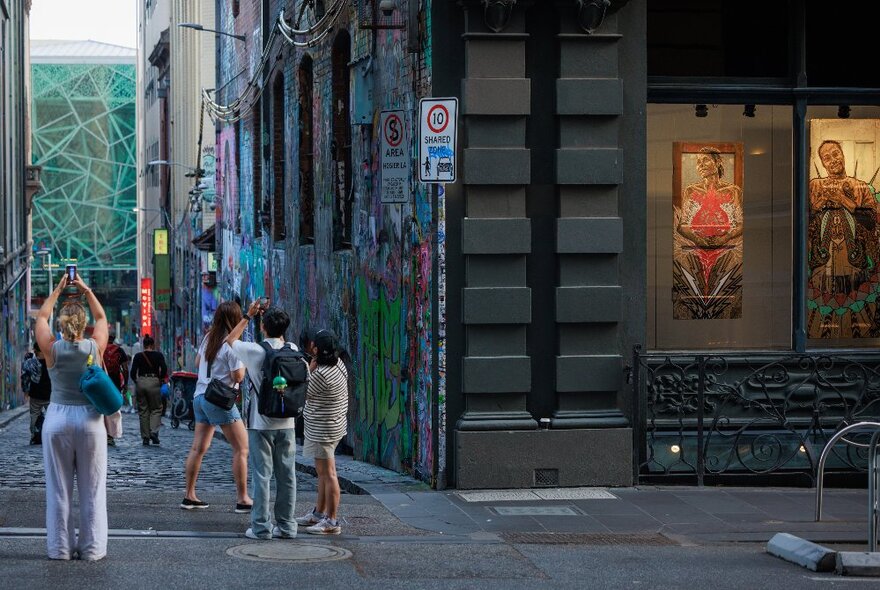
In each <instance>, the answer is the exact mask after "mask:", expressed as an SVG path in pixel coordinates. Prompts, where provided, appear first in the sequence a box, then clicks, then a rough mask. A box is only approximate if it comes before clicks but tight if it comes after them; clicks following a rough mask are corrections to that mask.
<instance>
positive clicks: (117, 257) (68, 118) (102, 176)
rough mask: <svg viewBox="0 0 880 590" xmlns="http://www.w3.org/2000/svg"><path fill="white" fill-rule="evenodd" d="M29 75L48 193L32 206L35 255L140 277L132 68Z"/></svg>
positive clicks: (77, 67) (46, 66) (65, 68)
mask: <svg viewBox="0 0 880 590" xmlns="http://www.w3.org/2000/svg"><path fill="white" fill-rule="evenodd" d="M31 71H32V85H33V91H32V92H33V93H32V96H33V99H32V100H33V108H32V113H33V119H32V137H33V155H34V163H35V164H39V165H41V166H42V167H43V187H44V189H43V191H42V193H40V195H39V196H38V197H37V198H36V199H35V200H34V217H33V232H34V247H35V248H38V249H39V248H49V249H50V250H51V252H52V257H53V262H55V263H58V264H62V265H63V264H64V262H65V261H66V260H70V259H76V263H77V265H78V267H79V268H80V269H81V270H83V271H85V272H87V273H90V274H91V273H93V272H95V271H105V272H106V271H129V272H131V271H135V270H136V243H137V239H136V238H137V215H135V213H134V211H133V209H134V207H135V206H136V203H137V188H136V183H137V178H136V175H137V154H136V149H137V148H136V139H135V129H136V117H135V76H136V74H135V66H134V64H107V63H93V64H69V63H57V64H56V63H35V64H33V65H32V68H31ZM35 264H36V265H39V264H41V259H40V258H36V259H35ZM39 274H42V273H37V275H36V276H39ZM113 274H115V273H113ZM35 278H36V277H35ZM113 282H115V281H113ZM126 282H127V281H126ZM117 284H118V283H117ZM132 286H133V285H132Z"/></svg>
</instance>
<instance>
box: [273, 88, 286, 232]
mask: <svg viewBox="0 0 880 590" xmlns="http://www.w3.org/2000/svg"><path fill="white" fill-rule="evenodd" d="M285 137H286V134H285V133H284V75H283V74H278V75H277V76H276V77H275V81H274V82H273V84H272V240H273V241H276V242H280V241H281V240H283V239H284V238H285V237H286V235H287V231H286V224H285V220H284V186H285V161H284V159H285V154H286V153H287V150H286V149H285V145H284V144H285Z"/></svg>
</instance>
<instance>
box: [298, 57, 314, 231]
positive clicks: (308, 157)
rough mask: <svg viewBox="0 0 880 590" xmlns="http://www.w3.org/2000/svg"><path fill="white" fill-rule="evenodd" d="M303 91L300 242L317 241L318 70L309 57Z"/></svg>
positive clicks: (303, 67) (301, 69)
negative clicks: (314, 112)
mask: <svg viewBox="0 0 880 590" xmlns="http://www.w3.org/2000/svg"><path fill="white" fill-rule="evenodd" d="M297 85H298V88H299V242H300V244H310V243H313V242H314V241H315V176H314V169H315V151H314V150H315V148H314V137H313V134H314V124H313V116H312V109H313V108H314V102H313V98H312V97H313V96H314V95H313V89H312V88H313V86H314V70H313V67H312V58H311V57H309V56H308V55H306V56H305V57H303V59H302V62H300V65H299V70H298V73H297Z"/></svg>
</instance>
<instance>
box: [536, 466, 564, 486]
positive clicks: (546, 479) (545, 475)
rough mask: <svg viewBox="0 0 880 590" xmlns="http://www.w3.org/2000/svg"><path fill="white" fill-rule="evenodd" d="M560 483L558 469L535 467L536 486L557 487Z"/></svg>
mask: <svg viewBox="0 0 880 590" xmlns="http://www.w3.org/2000/svg"><path fill="white" fill-rule="evenodd" d="M558 485H559V470H558V469H535V486H536V487H540V488H555V487H556V486H558Z"/></svg>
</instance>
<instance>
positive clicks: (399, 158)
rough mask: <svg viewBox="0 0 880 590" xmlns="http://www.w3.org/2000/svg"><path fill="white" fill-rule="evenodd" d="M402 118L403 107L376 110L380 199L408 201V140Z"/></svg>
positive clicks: (404, 119)
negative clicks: (377, 116)
mask: <svg viewBox="0 0 880 590" xmlns="http://www.w3.org/2000/svg"><path fill="white" fill-rule="evenodd" d="M405 121H406V118H405V115H404V112H403V111H382V112H381V113H380V114H379V128H380V129H381V135H380V138H379V149H380V150H381V153H380V159H379V161H380V162H381V172H380V178H381V185H380V191H381V198H382V202H383V203H407V202H409V196H410V186H409V182H410V181H409V179H410V175H409V166H410V164H409V162H410V151H409V150H410V147H409V145H410V144H409V141H407V137H406V135H407V134H406V123H405Z"/></svg>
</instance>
